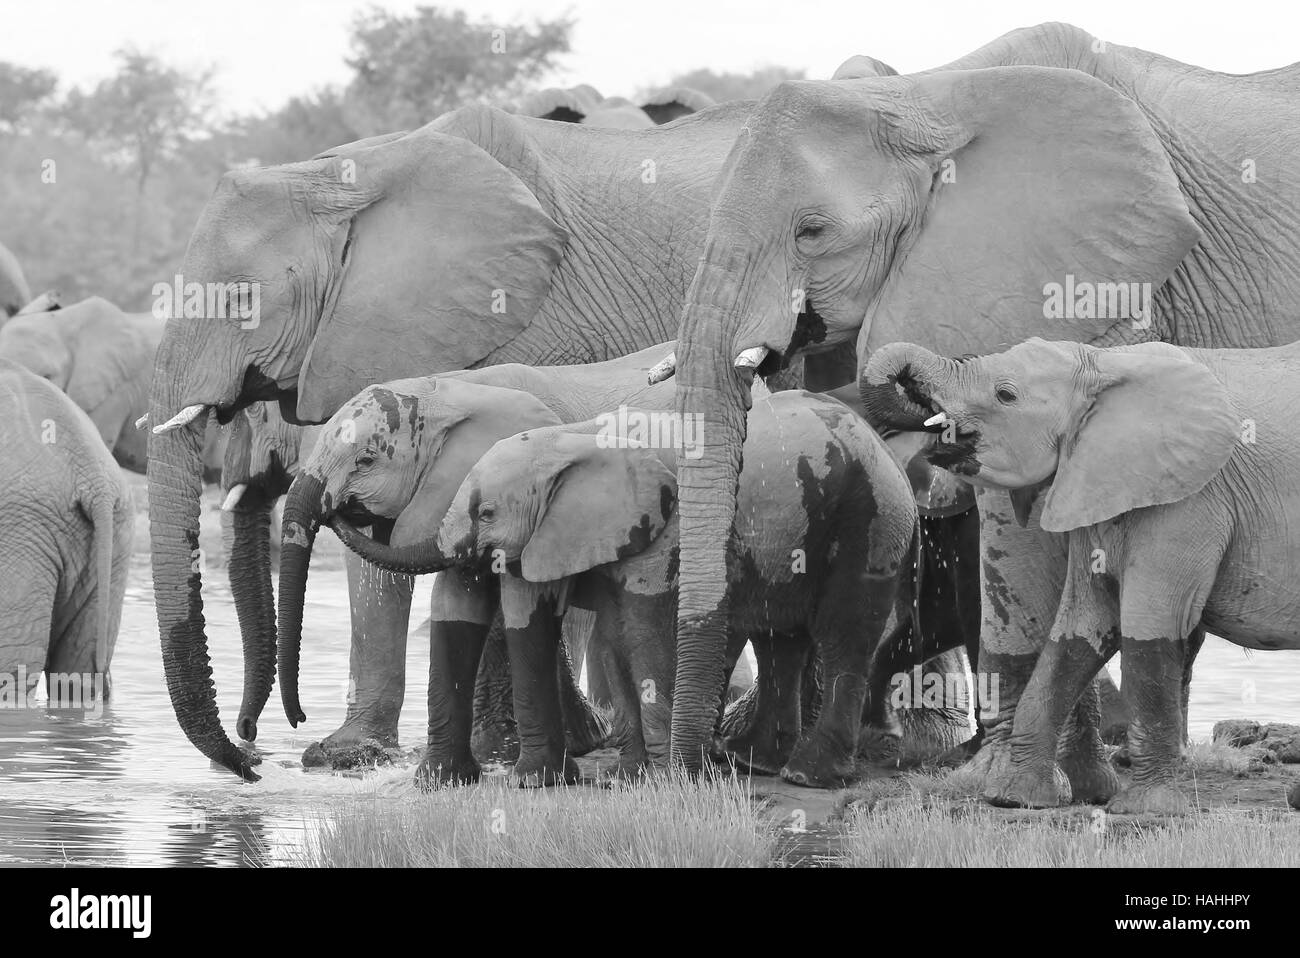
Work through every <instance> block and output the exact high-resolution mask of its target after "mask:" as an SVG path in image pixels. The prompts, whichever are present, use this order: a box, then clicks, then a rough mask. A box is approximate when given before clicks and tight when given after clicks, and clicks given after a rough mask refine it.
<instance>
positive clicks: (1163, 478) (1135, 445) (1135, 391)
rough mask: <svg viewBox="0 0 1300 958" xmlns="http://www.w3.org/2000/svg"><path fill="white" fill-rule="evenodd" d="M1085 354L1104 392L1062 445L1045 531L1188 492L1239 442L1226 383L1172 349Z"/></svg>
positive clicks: (1210, 475) (1237, 422) (1154, 347)
mask: <svg viewBox="0 0 1300 958" xmlns="http://www.w3.org/2000/svg"><path fill="white" fill-rule="evenodd" d="M1086 348H1087V349H1088V351H1089V353H1090V354H1091V355H1092V356H1093V357H1094V358H1095V360H1096V364H1097V368H1098V371H1099V373H1100V377H1101V382H1102V387H1101V389H1100V391H1099V392H1098V393H1097V394H1096V396H1095V398H1094V399H1093V401H1092V403H1091V405H1090V406H1089V407H1088V408H1087V409H1086V410H1085V411H1084V412H1083V415H1082V416H1081V417H1080V419H1079V421H1078V423H1077V425H1076V427H1075V431H1074V435H1073V436H1067V437H1065V438H1063V440H1062V447H1061V454H1060V459H1059V462H1058V464H1057V468H1056V478H1055V479H1054V480H1053V482H1052V486H1051V488H1050V489H1049V490H1048V493H1047V500H1046V502H1045V503H1044V505H1043V513H1042V517H1041V519H1040V522H1041V525H1042V527H1043V528H1044V529H1045V530H1047V531H1048V532H1068V531H1070V530H1071V529H1078V528H1080V527H1082V526H1090V525H1093V524H1095V523H1098V522H1104V521H1105V520H1107V519H1111V518H1114V517H1115V516H1118V515H1121V514H1123V513H1125V512H1129V511H1131V510H1133V509H1141V508H1143V507H1145V506H1158V505H1163V504H1165V503H1169V502H1177V501H1179V500H1180V499H1185V498H1187V497H1188V496H1190V495H1194V494H1195V493H1197V492H1199V491H1200V490H1201V489H1202V488H1203V487H1204V486H1205V484H1206V483H1207V482H1209V481H1210V480H1211V479H1212V478H1213V477H1214V476H1215V474H1216V473H1218V471H1219V470H1220V469H1222V468H1223V466H1224V464H1225V463H1227V461H1228V459H1229V457H1231V455H1232V453H1233V451H1234V450H1235V449H1236V447H1237V443H1238V441H1239V438H1240V436H1241V429H1242V421H1241V418H1240V417H1239V416H1238V414H1237V413H1236V411H1235V410H1234V409H1233V406H1232V403H1231V401H1230V400H1229V397H1228V393H1227V390H1225V389H1224V388H1223V384H1222V383H1221V382H1219V380H1218V379H1217V378H1215V376H1214V374H1213V373H1212V372H1211V371H1210V370H1209V369H1208V368H1207V367H1206V366H1203V365H1202V364H1200V363H1198V362H1195V361H1194V360H1192V359H1190V358H1189V357H1188V356H1187V354H1186V353H1185V352H1183V350H1181V349H1179V348H1178V347H1176V346H1170V345H1168V344H1166V343H1144V344H1143V345H1140V346H1129V347H1123V348H1119V349H1092V348H1091V347H1086Z"/></svg>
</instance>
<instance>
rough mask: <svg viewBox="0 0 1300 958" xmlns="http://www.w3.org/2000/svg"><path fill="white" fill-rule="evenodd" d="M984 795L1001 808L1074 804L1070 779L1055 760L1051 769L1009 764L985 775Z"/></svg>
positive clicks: (1053, 806)
mask: <svg viewBox="0 0 1300 958" xmlns="http://www.w3.org/2000/svg"><path fill="white" fill-rule="evenodd" d="M981 797H982V798H983V799H984V801H986V802H988V803H989V804H990V805H996V806H998V807H999V808H1056V807H1057V806H1059V805H1068V804H1070V798H1071V792H1070V780H1069V779H1068V778H1066V777H1065V773H1064V772H1063V771H1061V768H1060V766H1059V765H1057V764H1056V763H1055V762H1053V763H1052V764H1051V766H1050V771H1045V770H1040V769H1017V768H1014V767H1010V766H1008V767H1007V768H1006V770H1005V771H1004V772H1003V774H1001V775H991V776H989V777H987V778H985V780H984V790H983V792H981Z"/></svg>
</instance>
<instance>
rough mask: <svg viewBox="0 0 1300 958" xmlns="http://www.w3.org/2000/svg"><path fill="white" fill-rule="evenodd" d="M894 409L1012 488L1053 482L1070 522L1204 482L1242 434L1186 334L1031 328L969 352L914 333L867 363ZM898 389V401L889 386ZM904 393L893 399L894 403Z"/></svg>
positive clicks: (970, 467)
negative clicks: (1054, 332) (946, 351)
mask: <svg viewBox="0 0 1300 958" xmlns="http://www.w3.org/2000/svg"><path fill="white" fill-rule="evenodd" d="M862 389H863V392H864V394H870V395H871V396H872V397H873V402H874V403H875V404H876V407H877V409H878V410H879V411H880V414H881V415H882V416H886V417H892V418H894V419H895V421H909V422H912V423H913V424H914V428H916V427H917V424H916V420H917V417H919V416H921V415H922V414H924V416H925V419H924V420H923V421H922V422H921V423H920V424H919V426H920V427H922V428H926V429H930V430H933V431H934V432H935V434H936V435H935V437H934V442H933V444H932V445H930V446H929V447H928V449H927V450H926V452H925V455H926V457H927V458H928V459H929V461H930V462H932V463H934V464H936V465H939V466H942V467H944V468H945V469H949V470H952V471H955V472H957V473H959V474H961V475H962V476H963V477H964V478H966V479H968V480H969V481H970V482H972V483H975V484H977V485H982V486H988V487H991V488H995V489H1006V490H1009V491H1011V492H1012V495H1013V501H1016V512H1017V515H1018V516H1019V517H1020V518H1021V520H1022V522H1023V521H1024V520H1025V519H1026V518H1027V514H1028V507H1029V505H1030V504H1031V502H1032V500H1031V499H1028V498H1021V499H1019V500H1018V501H1017V500H1016V496H1017V493H1018V492H1019V491H1021V490H1026V489H1031V490H1033V489H1036V487H1039V486H1040V485H1042V484H1044V483H1047V482H1049V480H1050V488H1049V489H1048V491H1047V496H1046V499H1045V501H1044V504H1043V511H1042V515H1041V519H1040V522H1041V525H1042V527H1043V528H1044V529H1046V530H1047V531H1049V532H1068V531H1069V530H1071V529H1076V528H1079V527H1081V526H1087V525H1092V524H1094V523H1097V522H1101V521H1104V520H1106V519H1110V518H1113V517H1115V516H1117V515H1120V514H1122V513H1125V512H1128V511H1130V510H1132V509H1138V508H1142V507H1144V506H1154V505H1161V504H1163V503H1168V502H1176V501H1178V500H1180V499H1183V498H1186V497H1187V496H1189V495H1192V494H1194V493H1196V492H1197V491H1199V490H1200V489H1201V487H1203V486H1204V485H1205V484H1206V483H1207V482H1209V481H1210V479H1211V478H1213V477H1214V475H1215V474H1216V473H1217V472H1218V471H1219V470H1220V469H1221V468H1222V467H1223V465H1224V463H1226V462H1227V461H1228V458H1229V456H1231V455H1232V451H1233V449H1234V448H1235V447H1236V444H1237V441H1238V438H1239V434H1240V429H1241V419H1240V417H1239V416H1238V415H1237V414H1236V412H1235V411H1234V409H1233V406H1232V403H1231V402H1230V401H1229V398H1228V395H1227V392H1226V391H1225V389H1224V388H1223V385H1222V384H1221V383H1220V382H1219V381H1218V380H1217V379H1216V378H1215V376H1214V375H1213V374H1212V373H1211V372H1210V370H1209V369H1208V368H1207V367H1206V366H1204V365H1203V364H1201V363H1199V362H1196V361H1195V360H1194V359H1192V358H1191V357H1189V356H1188V354H1187V353H1186V352H1185V351H1183V350H1182V349H1181V348H1179V347H1177V346H1171V345H1168V344H1166V343H1143V344H1141V345H1137V346H1124V347H1115V348H1111V349H1098V348H1096V347H1093V346H1087V345H1084V344H1081V343H1072V342H1045V341H1044V340H1041V339H1030V340H1028V341H1027V342H1024V343H1021V344H1020V345H1018V346H1014V347H1012V348H1011V349H1009V350H1007V351H1006V352H1003V353H998V354H994V355H990V356H984V357H979V358H974V359H966V360H962V361H960V362H956V361H952V360H946V359H941V358H940V357H938V356H935V355H934V354H932V353H930V352H929V351H927V350H925V349H922V348H921V347H919V346H914V345H911V344H909V343H893V344H890V345H889V346H886V347H885V348H883V349H881V350H880V351H878V352H877V353H875V354H874V355H873V356H872V357H871V359H870V361H869V362H868V363H867V366H866V368H865V369H864V370H863V374H862ZM891 396H892V397H894V398H893V399H892V400H891V399H890V398H889V397H891ZM891 403H892V409H891Z"/></svg>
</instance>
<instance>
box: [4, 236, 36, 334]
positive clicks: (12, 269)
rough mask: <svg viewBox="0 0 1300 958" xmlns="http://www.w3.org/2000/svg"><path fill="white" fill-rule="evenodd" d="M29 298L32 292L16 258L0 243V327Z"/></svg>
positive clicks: (24, 304) (29, 299)
mask: <svg viewBox="0 0 1300 958" xmlns="http://www.w3.org/2000/svg"><path fill="white" fill-rule="evenodd" d="M31 298H32V291H31V290H30V289H28V287H27V280H26V278H24V276H23V270H22V267H21V266H19V265H18V260H17V258H16V257H15V256H14V254H13V253H11V252H9V250H7V249H6V248H5V247H4V244H2V243H0V325H4V320H5V319H7V318H8V317H10V316H12V315H14V313H16V312H18V311H19V310H20V309H22V308H23V307H24V306H26V305H27V304H28V303H29V302H30V301H31Z"/></svg>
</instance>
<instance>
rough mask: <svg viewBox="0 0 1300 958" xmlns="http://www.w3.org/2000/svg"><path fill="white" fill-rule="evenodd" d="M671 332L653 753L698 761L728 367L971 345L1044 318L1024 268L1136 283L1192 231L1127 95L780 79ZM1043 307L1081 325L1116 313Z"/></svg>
mask: <svg viewBox="0 0 1300 958" xmlns="http://www.w3.org/2000/svg"><path fill="white" fill-rule="evenodd" d="M716 189H717V192H716V199H715V200H714V202H713V207H712V211H711V218H710V222H709V233H708V237H707V239H706V241H705V248H704V253H703V255H702V257H701V259H700V263H699V266H698V269H697V272H696V274H695V278H694V281H693V283H692V285H691V287H690V290H689V292H688V294H687V299H686V304H685V307H684V309H683V313H682V323H681V334H680V338H679V344H678V350H677V357H676V358H677V362H676V370H677V375H678V379H679V380H680V381H679V383H678V391H677V402H678V411H679V412H680V413H681V414H682V415H692V416H701V417H702V421H703V428H704V430H705V432H706V438H705V452H704V455H703V456H701V457H699V458H697V459H692V460H683V461H682V463H681V468H680V475H679V482H680V494H681V504H680V515H681V593H680V605H679V611H678V617H679V618H678V660H677V662H678V664H677V682H676V688H677V700H676V709H675V710H674V715H673V750H674V754H675V756H676V758H677V759H678V760H679V761H683V762H685V763H686V764H687V765H688V766H690V767H695V766H698V765H699V763H700V762H701V761H702V760H703V758H702V756H703V752H704V746H705V745H706V741H707V735H708V731H709V729H711V728H712V727H713V720H714V714H713V710H714V709H715V703H714V701H713V696H712V695H711V690H713V689H715V688H717V687H718V685H719V684H720V683H721V681H722V676H721V674H720V673H721V668H722V649H723V629H724V624H725V622H726V620H727V612H726V609H725V608H724V607H723V603H724V601H725V587H724V586H725V582H726V579H727V574H726V556H727V542H728V539H729V535H730V530H731V522H732V517H733V515H734V512H735V501H736V488H737V476H738V474H739V470H740V454H741V447H742V444H743V442H744V437H745V410H746V408H747V405H748V396H749V389H748V384H749V382H750V380H751V379H752V377H753V375H754V373H755V371H757V372H759V373H760V374H767V373H769V372H774V371H776V370H778V369H779V368H781V366H782V365H783V364H784V363H787V362H789V361H790V360H791V359H792V358H793V357H794V356H795V355H796V354H798V353H799V352H800V351H802V350H808V351H820V350H825V349H828V348H831V347H834V346H836V345H837V344H840V343H844V342H850V341H852V340H854V339H855V338H856V339H857V342H858V350H859V356H860V357H865V356H866V355H869V354H870V353H871V352H872V351H873V350H874V349H875V348H877V345H878V344H882V343H885V342H889V341H893V340H898V339H914V338H921V339H922V340H926V339H929V338H932V337H938V336H942V337H943V338H944V340H945V342H946V343H950V344H952V347H951V348H952V351H954V352H960V351H971V350H973V351H986V350H987V349H993V348H997V346H998V344H1005V343H1008V342H1017V341H1020V340H1022V339H1024V338H1026V337H1027V336H1028V335H1031V334H1033V333H1037V332H1040V331H1041V330H1042V328H1043V326H1044V322H1045V320H1044V316H1045V311H1044V288H1045V284H1047V283H1050V282H1054V281H1061V282H1065V281H1067V280H1068V278H1069V276H1078V277H1081V278H1087V279H1088V280H1089V281H1091V282H1098V283H1101V282H1106V283H1115V284H1118V283H1121V282H1122V283H1137V284H1144V283H1149V284H1151V287H1152V288H1155V287H1159V285H1160V284H1161V283H1163V282H1164V280H1165V279H1166V278H1167V277H1168V276H1169V275H1170V274H1171V273H1172V272H1173V270H1174V269H1175V268H1176V266H1177V265H1178V263H1179V262H1180V260H1181V259H1182V258H1183V256H1184V255H1185V254H1186V253H1187V252H1188V250H1189V249H1191V247H1192V246H1193V245H1194V244H1195V243H1196V242H1197V239H1198V237H1199V235H1200V234H1199V231H1198V230H1197V228H1196V226H1195V224H1194V222H1193V221H1192V219H1191V216H1190V214H1189V213H1188V210H1187V204H1186V202H1185V201H1184V199H1183V196H1182V194H1181V193H1180V191H1179V186H1178V181H1177V178H1176V177H1175V175H1174V173H1173V170H1172V169H1171V167H1170V163H1169V160H1168V158H1167V154H1166V153H1165V151H1164V149H1163V147H1162V146H1161V144H1160V141H1159V140H1158V139H1157V137H1156V136H1155V135H1154V133H1153V132H1152V129H1151V127H1150V125H1149V124H1148V122H1147V120H1146V118H1145V117H1144V116H1143V114H1142V112H1141V111H1140V110H1139V108H1138V107H1137V106H1136V105H1135V104H1134V103H1133V102H1132V101H1131V100H1129V99H1127V98H1126V97H1124V96H1123V95H1122V94H1120V93H1119V92H1117V91H1115V90H1113V89H1111V88H1110V87H1108V86H1106V85H1105V84H1104V83H1102V82H1101V81H1099V80H1096V79H1094V78H1093V77H1090V76H1087V75H1085V74H1082V73H1079V72H1076V71H1071V70H1059V69H1049V68H1037V67H1000V68H994V69H983V70H968V71H951V72H936V73H931V74H923V75H914V76H883V77H882V76H868V77H863V78H860V79H846V80H836V81H830V82H812V81H798V82H790V83H784V84H782V85H780V86H778V87H777V88H776V89H774V90H773V91H772V92H771V93H769V94H768V95H767V96H766V97H765V98H764V99H763V100H761V101H760V102H759V103H758V104H757V105H756V106H755V108H754V109H753V111H752V112H751V114H750V116H749V119H748V122H747V125H746V129H745V130H744V131H742V133H741V134H740V136H739V138H738V139H737V141H736V143H735V145H734V146H733V148H732V151H731V154H730V156H729V158H728V160H727V163H726V166H725V167H724V169H723V172H722V174H721V177H720V182H719V184H718V186H717V188H716ZM1137 318H1138V317H1135V316H1110V317H1103V318H1100V319H1098V318H1082V319H1071V320H1069V321H1057V322H1058V325H1063V326H1068V327H1069V328H1068V331H1067V330H1066V329H1062V330H1061V335H1060V336H1058V337H1057V338H1075V339H1081V340H1086V339H1091V338H1094V337H1100V336H1104V335H1107V334H1108V333H1111V332H1113V330H1112V327H1116V326H1119V325H1120V324H1121V323H1122V324H1124V325H1125V326H1127V324H1128V323H1130V322H1132V321H1133V320H1135V319H1137Z"/></svg>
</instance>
